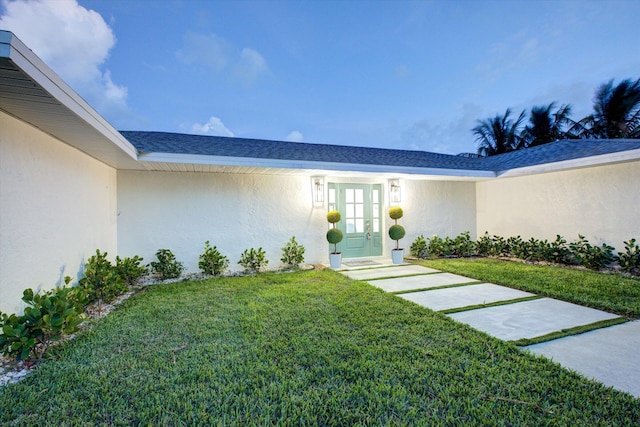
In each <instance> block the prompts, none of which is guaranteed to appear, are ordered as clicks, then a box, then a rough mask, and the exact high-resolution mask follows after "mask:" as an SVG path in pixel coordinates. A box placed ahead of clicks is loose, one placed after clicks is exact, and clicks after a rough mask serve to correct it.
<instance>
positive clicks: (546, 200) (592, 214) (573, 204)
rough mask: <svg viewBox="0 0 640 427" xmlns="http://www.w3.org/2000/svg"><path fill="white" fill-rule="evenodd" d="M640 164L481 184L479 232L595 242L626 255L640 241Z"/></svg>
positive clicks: (631, 163)
mask: <svg viewBox="0 0 640 427" xmlns="http://www.w3.org/2000/svg"><path fill="white" fill-rule="evenodd" d="M638 183H640V162H629V163H621V164H616V165H609V166H599V167H592V168H588V169H576V170H570V171H563V172H553V173H546V174H540V175H531V176H523V177H514V178H504V179H496V180H493V181H486V182H479V183H478V184H477V201H478V208H477V211H478V225H477V229H478V233H484V232H485V231H488V232H489V233H490V234H497V235H501V236H504V237H508V236H515V235H520V236H522V237H523V238H526V239H528V238H530V237H535V238H538V239H540V238H542V239H555V237H556V234H560V235H562V236H564V237H565V238H566V239H567V240H569V241H572V240H576V239H577V238H578V234H582V235H584V236H586V237H587V239H589V241H590V242H591V243H596V244H601V243H603V242H606V243H607V244H609V245H611V246H614V247H616V248H617V249H618V250H622V249H623V247H624V245H623V243H622V242H623V241H625V240H627V239H629V238H631V237H636V238H640V190H639V189H638Z"/></svg>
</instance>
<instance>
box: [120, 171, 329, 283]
mask: <svg viewBox="0 0 640 427" xmlns="http://www.w3.org/2000/svg"><path fill="white" fill-rule="evenodd" d="M325 233H326V219H325V210H324V209H323V208H314V207H313V205H312V202H311V179H310V178H309V177H306V176H279V175H251V174H218V173H192V172H147V171H125V170H122V171H118V248H119V254H120V255H121V256H133V255H140V256H142V257H143V258H144V262H145V263H148V262H150V261H153V260H155V253H156V251H157V250H158V249H160V248H166V249H170V250H171V251H172V252H173V253H174V254H175V255H176V258H177V259H178V260H179V261H181V262H183V263H184V264H185V267H186V269H187V271H190V272H197V271H199V269H198V257H199V256H200V254H201V253H202V252H203V249H204V242H205V241H206V240H209V241H210V242H211V245H215V246H217V247H218V250H219V251H220V252H222V254H223V255H225V256H227V257H228V258H229V261H230V266H229V267H230V269H231V270H241V269H242V267H240V266H239V265H238V264H237V262H238V260H239V259H240V255H241V254H242V251H243V250H245V249H249V248H256V249H257V248H258V247H262V248H263V249H264V250H265V251H266V254H267V258H268V260H269V265H268V266H269V267H277V266H278V265H280V264H282V263H281V262H280V258H281V257H282V250H281V249H282V247H283V246H284V245H285V244H286V243H287V241H288V240H289V239H290V238H291V237H292V236H295V237H296V241H297V242H298V243H299V244H302V245H304V247H305V250H306V252H305V262H307V263H320V262H328V244H327V243H326V241H325V240H324V239H325V237H324V235H325Z"/></svg>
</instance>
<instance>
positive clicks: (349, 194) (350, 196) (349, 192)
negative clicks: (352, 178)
mask: <svg viewBox="0 0 640 427" xmlns="http://www.w3.org/2000/svg"><path fill="white" fill-rule="evenodd" d="M345 193H346V196H347V203H353V188H348V189H347V191H346V192H345Z"/></svg>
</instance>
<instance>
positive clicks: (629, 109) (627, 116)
mask: <svg viewBox="0 0 640 427" xmlns="http://www.w3.org/2000/svg"><path fill="white" fill-rule="evenodd" d="M593 110H594V112H593V114H591V115H589V116H587V117H585V118H584V119H582V120H581V121H580V122H579V123H578V124H579V126H580V136H582V137H586V138H640V79H638V80H636V81H635V82H634V81H632V80H631V79H627V80H623V81H621V82H620V83H618V84H617V85H616V86H614V85H613V79H612V80H610V81H609V82H608V83H604V84H602V85H601V86H600V87H599V88H598V90H597V91H596V95H595V97H594V98H593Z"/></svg>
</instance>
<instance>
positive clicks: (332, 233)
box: [327, 228, 343, 254]
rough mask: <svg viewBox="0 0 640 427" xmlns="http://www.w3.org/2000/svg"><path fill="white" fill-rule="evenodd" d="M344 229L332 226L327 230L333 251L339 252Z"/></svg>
mask: <svg viewBox="0 0 640 427" xmlns="http://www.w3.org/2000/svg"><path fill="white" fill-rule="evenodd" d="M342 237H343V236H342V231H340V230H339V229H337V228H330V229H329V231H327V241H328V242H329V243H331V244H332V245H333V253H334V254H336V253H338V243H340V242H341V241H342Z"/></svg>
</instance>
